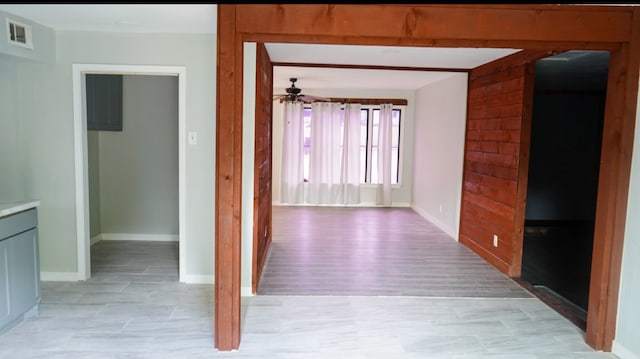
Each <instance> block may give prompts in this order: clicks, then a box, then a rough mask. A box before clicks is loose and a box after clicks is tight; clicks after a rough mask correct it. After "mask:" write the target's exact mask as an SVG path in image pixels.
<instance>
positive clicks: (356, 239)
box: [258, 206, 532, 298]
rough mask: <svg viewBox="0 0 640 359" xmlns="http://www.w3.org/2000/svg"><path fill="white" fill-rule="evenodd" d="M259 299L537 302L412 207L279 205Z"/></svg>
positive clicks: (275, 212)
mask: <svg viewBox="0 0 640 359" xmlns="http://www.w3.org/2000/svg"><path fill="white" fill-rule="evenodd" d="M258 293H259V294H269V295H387V296H389V295H391V296H395V295H399V296H428V297H472V298H530V297H532V295H531V294H530V293H529V292H528V291H526V290H524V289H523V288H522V287H521V286H520V285H518V284H516V283H515V282H514V281H512V280H511V279H510V278H508V277H506V276H505V275H503V274H502V273H500V272H499V271H498V270H497V269H495V268H494V267H493V266H491V265H489V264H488V263H487V262H485V261H484V260H483V259H481V258H480V257H478V256H477V255H476V254H475V253H473V252H472V251H471V250H469V249H468V248H467V247H465V246H463V245H461V244H460V243H458V242H456V241H455V240H454V239H453V238H451V237H450V236H449V235H447V234H446V233H444V232H443V231H442V230H440V229H439V228H438V227H436V226H435V225H433V224H432V223H430V222H428V221H427V220H425V219H424V218H423V217H421V216H420V215H419V214H417V213H416V212H415V211H413V210H412V209H410V208H362V207H302V206H275V207H273V240H272V244H271V251H270V253H269V257H268V259H267V263H266V266H265V269H264V271H263V274H262V279H261V282H260V286H259V288H258Z"/></svg>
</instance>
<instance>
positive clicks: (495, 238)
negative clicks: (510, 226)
mask: <svg viewBox="0 0 640 359" xmlns="http://www.w3.org/2000/svg"><path fill="white" fill-rule="evenodd" d="M493 246H494V247H497V246H498V235H497V234H494V235H493Z"/></svg>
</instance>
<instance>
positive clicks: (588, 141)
mask: <svg viewBox="0 0 640 359" xmlns="http://www.w3.org/2000/svg"><path fill="white" fill-rule="evenodd" d="M608 64H609V52H608V51H568V52H565V53H561V54H559V55H555V56H551V57H548V58H545V59H541V60H538V61H537V62H536V68H535V86H534V97H533V113H532V122H531V147H530V160H529V172H528V173H529V176H528V181H527V183H528V185H527V201H526V213H525V226H524V239H523V251H522V272H521V278H520V279H521V280H523V281H524V285H525V286H526V287H528V288H529V289H530V290H531V291H532V293H534V294H535V295H536V296H538V297H539V298H540V299H542V300H543V301H545V302H546V303H547V304H549V305H550V306H551V307H553V308H554V309H555V310H556V311H558V312H559V313H560V314H563V315H564V316H565V317H566V318H567V319H569V320H571V321H572V322H573V323H574V324H576V325H577V326H578V327H580V328H581V329H583V330H586V322H587V311H588V304H589V303H588V302H589V282H590V278H591V262H592V259H591V257H592V250H593V239H594V226H595V217H596V203H597V193H598V174H599V170H600V153H601V146H602V129H603V123H604V111H605V101H606V92H607V91H606V90H607V78H608Z"/></svg>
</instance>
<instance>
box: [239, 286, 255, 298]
mask: <svg viewBox="0 0 640 359" xmlns="http://www.w3.org/2000/svg"><path fill="white" fill-rule="evenodd" d="M240 296H242V297H253V296H254V294H253V290H251V287H240Z"/></svg>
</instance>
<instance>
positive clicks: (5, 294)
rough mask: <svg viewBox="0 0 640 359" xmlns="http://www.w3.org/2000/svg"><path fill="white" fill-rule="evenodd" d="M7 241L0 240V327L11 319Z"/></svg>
mask: <svg viewBox="0 0 640 359" xmlns="http://www.w3.org/2000/svg"><path fill="white" fill-rule="evenodd" d="M10 303H11V299H10V297H9V242H8V241H0V328H2V327H3V326H4V325H5V324H7V323H8V322H10V321H11V319H12V318H10V317H9V314H10V308H9V304H10Z"/></svg>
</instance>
